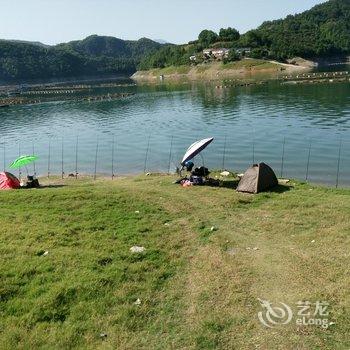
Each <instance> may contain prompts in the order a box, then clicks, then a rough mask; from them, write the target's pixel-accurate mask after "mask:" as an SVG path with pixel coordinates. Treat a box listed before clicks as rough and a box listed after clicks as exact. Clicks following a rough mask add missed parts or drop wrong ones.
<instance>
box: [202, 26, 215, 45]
mask: <svg viewBox="0 0 350 350" xmlns="http://www.w3.org/2000/svg"><path fill="white" fill-rule="evenodd" d="M218 39H219V36H218V35H217V34H216V33H215V32H213V31H212V30H207V29H204V30H202V31H201V32H200V33H199V35H198V41H199V43H200V44H202V45H204V46H210V45H211V44H213V43H215V42H216V41H218Z"/></svg>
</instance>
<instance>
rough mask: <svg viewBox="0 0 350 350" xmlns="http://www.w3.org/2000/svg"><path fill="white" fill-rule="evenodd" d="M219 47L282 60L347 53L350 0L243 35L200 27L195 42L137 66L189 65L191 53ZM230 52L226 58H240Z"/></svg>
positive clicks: (335, 1) (333, 0)
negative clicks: (216, 31) (201, 28)
mask: <svg viewBox="0 0 350 350" xmlns="http://www.w3.org/2000/svg"><path fill="white" fill-rule="evenodd" d="M220 46H221V47H227V48H242V47H244V48H249V49H250V50H249V51H250V52H249V54H248V55H247V56H249V57H252V58H269V59H277V60H281V61H284V60H286V59H288V58H292V57H295V56H300V57H303V58H307V59H313V58H320V57H323V58H324V57H329V56H334V55H347V54H350V0H330V1H328V2H326V3H323V4H320V5H317V6H315V7H313V8H312V9H311V10H308V11H305V12H303V13H301V14H297V15H289V16H287V17H286V18H285V19H280V20H276V21H268V22H264V23H263V24H262V25H261V26H260V27H258V28H257V29H254V30H251V31H248V32H247V33H245V34H243V35H240V34H239V33H238V31H237V30H235V29H234V28H226V29H225V28H222V29H221V30H220V32H219V33H215V32H213V31H211V30H203V31H202V32H201V33H200V34H199V36H198V40H196V41H193V42H190V43H188V44H186V45H179V46H170V47H164V48H160V49H159V50H158V51H156V52H155V53H153V54H150V55H149V56H148V57H146V58H145V59H144V60H142V61H141V63H140V65H139V69H149V68H164V67H167V66H171V65H182V64H190V59H189V58H190V56H191V55H195V54H198V53H200V52H201V51H202V50H203V49H204V48H208V47H220ZM231 51H232V53H231V55H230V56H229V57H228V58H227V61H234V60H237V59H239V57H238V56H237V55H236V54H235V53H234V50H231ZM197 62H198V60H197Z"/></svg>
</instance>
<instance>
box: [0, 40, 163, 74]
mask: <svg viewBox="0 0 350 350" xmlns="http://www.w3.org/2000/svg"><path fill="white" fill-rule="evenodd" d="M161 46H162V45H161V44H159V43H157V42H155V41H153V40H150V39H147V38H142V39H140V40H137V41H131V40H121V39H118V38H114V37H108V36H98V35H91V36H89V37H87V38H85V39H83V40H77V41H71V42H69V43H63V44H59V45H55V46H47V45H44V44H41V43H33V42H25V41H18V40H0V80H26V79H45V78H65V77H79V76H82V75H84V76H98V75H107V74H108V75H111V74H132V73H134V72H135V71H136V66H137V65H138V63H139V62H140V61H141V59H142V57H144V56H146V55H148V54H150V53H152V52H154V51H156V50H157V49H159V48H160V47H161Z"/></svg>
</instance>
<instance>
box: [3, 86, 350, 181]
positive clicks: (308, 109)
mask: <svg viewBox="0 0 350 350" xmlns="http://www.w3.org/2000/svg"><path fill="white" fill-rule="evenodd" d="M216 85H217V84H208V83H185V84H183V83H181V84H173V85H162V84H159V85H154V86H146V85H143V86H128V87H125V88H121V87H118V88H116V89H115V90H113V92H114V91H118V92H123V91H125V92H134V93H135V95H133V96H130V97H127V98H125V99H120V100H113V101H94V102H87V101H80V102H74V101H68V102H51V103H43V104H40V105H32V106H14V107H11V108H9V109H3V110H0V118H1V120H2V123H1V125H0V133H1V143H2V144H3V145H5V157H6V159H5V163H6V164H8V163H9V162H10V160H12V159H13V158H15V157H16V156H17V155H18V152H19V151H18V148H19V146H20V147H21V152H26V153H31V152H32V142H33V143H34V146H35V149H36V153H37V154H38V155H39V157H40V159H41V161H40V162H38V164H37V169H38V172H40V173H43V174H45V173H46V171H47V167H48V164H47V163H48V160H49V159H50V162H51V164H50V168H51V169H52V172H55V171H56V172H60V164H61V153H62V152H61V148H62V140H63V143H64V151H65V152H64V164H65V168H66V170H65V171H66V172H72V171H73V170H74V168H75V147H76V138H77V135H78V136H79V152H78V153H79V164H78V166H79V171H80V172H81V173H83V172H86V173H91V172H92V171H93V169H94V164H93V161H94V154H95V149H96V142H97V139H98V140H99V153H98V171H99V172H101V173H109V172H110V168H111V167H110V164H111V154H112V153H111V152H112V137H113V135H115V159H114V161H115V166H116V171H117V173H131V172H140V171H143V169H144V165H145V154H146V148H147V145H148V139H149V137H150V149H149V153H148V159H147V164H146V167H147V169H148V170H152V171H156V170H159V171H165V170H166V171H167V170H168V164H169V158H170V162H171V168H172V169H174V167H175V166H176V164H177V163H178V161H179V159H180V158H181V156H182V153H183V151H184V149H185V148H186V147H187V146H188V145H189V144H191V143H192V142H193V141H194V140H195V139H197V138H201V137H207V136H213V137H215V141H214V143H213V144H212V145H211V146H210V148H209V149H208V150H206V151H205V153H204V156H205V161H206V163H207V165H209V166H212V167H222V166H224V167H227V168H232V169H235V170H237V171H242V170H244V169H245V168H246V167H248V166H249V165H250V163H252V162H253V161H266V162H269V163H270V164H271V165H272V166H273V167H274V168H275V169H277V172H280V171H281V168H283V172H284V174H283V175H285V176H292V177H297V178H300V179H303V178H305V171H306V170H305V169H306V163H307V156H308V150H309V144H310V140H311V142H312V152H311V161H310V178H311V179H312V180H314V181H321V182H326V183H329V184H333V183H334V176H335V175H334V172H335V169H336V168H337V154H338V153H339V152H338V150H339V141H340V139H342V140H343V149H342V153H341V154H342V159H341V167H340V168H341V181H340V183H341V184H347V185H350V157H349V153H350V152H349V148H350V144H349V142H348V141H347V139H348V136H349V127H350V105H349V102H350V97H349V96H350V86H349V84H348V83H334V84H317V85H281V84H279V83H277V82H271V83H269V84H266V85H256V86H247V87H228V88H217V87H216ZM106 91H107V90H103V89H102V90H101V89H100V90H99V92H100V93H102V94H105V93H106ZM109 91H111V90H109ZM172 138H173V145H172V147H171V148H170V144H171V139H172ZM225 140H226V141H225ZM284 140H285V141H284ZM49 142H50V157H49V153H48V152H49V151H48V143H49ZM283 142H285V155H284V162H285V164H284V165H283V167H281V159H282V145H283ZM224 149H226V155H225V157H223V152H224ZM2 153H3V152H2V151H1V150H0V164H1V162H2V161H3V159H2V160H1V157H2Z"/></svg>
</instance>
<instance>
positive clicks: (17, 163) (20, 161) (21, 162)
mask: <svg viewBox="0 0 350 350" xmlns="http://www.w3.org/2000/svg"><path fill="white" fill-rule="evenodd" d="M37 159H38V157H37V156H21V157H19V158H17V159H16V160H14V161H13V162H12V164H11V165H10V168H11V169H18V168H21V167H23V166H26V165H28V164H30V163H32V162H35V161H36V160H37Z"/></svg>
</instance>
